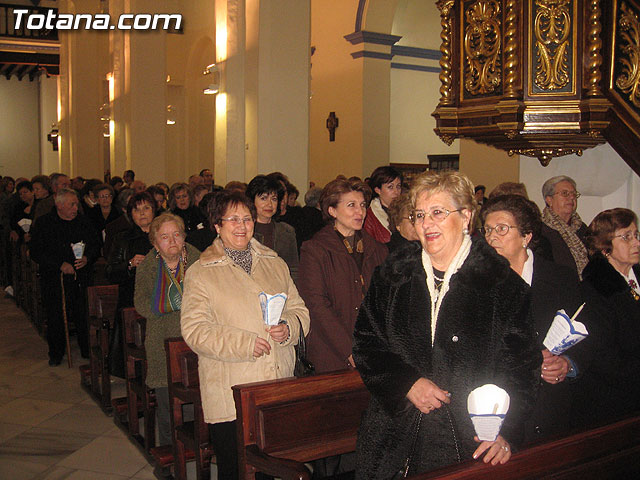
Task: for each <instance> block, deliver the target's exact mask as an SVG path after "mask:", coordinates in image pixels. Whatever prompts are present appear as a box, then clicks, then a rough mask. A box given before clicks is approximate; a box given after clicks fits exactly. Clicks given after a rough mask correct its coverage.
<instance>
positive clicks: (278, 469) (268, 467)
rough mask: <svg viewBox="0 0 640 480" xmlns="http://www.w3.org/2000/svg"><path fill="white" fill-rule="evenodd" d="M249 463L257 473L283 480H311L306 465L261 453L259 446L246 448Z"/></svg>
mask: <svg viewBox="0 0 640 480" xmlns="http://www.w3.org/2000/svg"><path fill="white" fill-rule="evenodd" d="M245 454H246V458H247V463H248V464H249V465H252V466H254V467H255V468H256V470H257V471H259V472H262V473H266V474H267V475H272V476H275V477H280V478H282V479H283V480H310V479H311V474H310V473H309V470H308V469H307V467H305V466H304V463H300V462H296V461H294V460H287V459H285V458H278V457H272V456H271V455H268V454H266V453H264V452H261V451H260V449H259V448H258V446H257V445H247V446H246V448H245Z"/></svg>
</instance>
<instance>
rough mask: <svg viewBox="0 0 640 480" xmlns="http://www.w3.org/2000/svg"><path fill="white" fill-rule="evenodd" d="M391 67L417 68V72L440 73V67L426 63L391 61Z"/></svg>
mask: <svg viewBox="0 0 640 480" xmlns="http://www.w3.org/2000/svg"><path fill="white" fill-rule="evenodd" d="M391 68H395V69H398V70H415V71H417V72H429V73H440V67H429V66H426V65H411V64H408V63H395V62H391Z"/></svg>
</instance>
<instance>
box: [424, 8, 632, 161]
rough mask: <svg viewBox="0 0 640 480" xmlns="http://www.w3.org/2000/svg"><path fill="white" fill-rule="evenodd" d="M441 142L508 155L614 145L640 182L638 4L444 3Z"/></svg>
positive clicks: (550, 154) (545, 157) (543, 156)
mask: <svg viewBox="0 0 640 480" xmlns="http://www.w3.org/2000/svg"><path fill="white" fill-rule="evenodd" d="M437 5H438V8H439V9H440V12H441V28H442V31H441V35H440V36H441V38H442V44H441V47H440V51H441V54H442V57H441V59H440V67H441V72H440V80H441V87H440V102H439V104H438V106H437V108H436V110H435V111H434V112H433V116H434V117H435V118H436V125H437V127H436V129H435V131H436V133H437V134H438V135H439V136H440V138H441V139H442V140H443V141H444V142H445V143H447V144H451V142H452V141H453V140H454V139H455V138H459V137H465V138H471V139H473V140H476V141H478V142H481V143H486V144H489V145H492V146H494V147H497V148H500V149H502V150H506V151H507V152H509V154H510V155H512V154H520V155H526V156H531V157H537V158H538V159H539V160H540V162H541V163H542V164H543V165H547V164H548V163H549V161H550V160H551V159H552V158H554V157H559V156H562V155H567V154H572V153H576V154H578V155H581V154H582V151H583V150H584V149H587V148H590V147H594V146H596V145H598V144H601V143H604V142H607V141H608V142H609V143H610V144H611V145H612V146H613V148H614V149H615V150H616V151H617V152H618V153H619V154H620V155H621V156H622V157H623V158H624V159H625V160H626V161H627V163H629V165H630V166H631V167H632V168H633V169H634V170H635V171H636V172H637V173H640V140H639V138H640V20H639V18H640V7H639V4H638V3H637V2H636V1H631V0H622V1H620V0H610V1H604V0H603V1H599V0H584V1H578V0H525V1H515V0H439V1H438V2H437Z"/></svg>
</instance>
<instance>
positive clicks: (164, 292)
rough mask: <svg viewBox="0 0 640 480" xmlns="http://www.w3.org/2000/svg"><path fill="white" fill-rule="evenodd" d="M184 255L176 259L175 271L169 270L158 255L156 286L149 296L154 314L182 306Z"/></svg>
mask: <svg viewBox="0 0 640 480" xmlns="http://www.w3.org/2000/svg"><path fill="white" fill-rule="evenodd" d="M183 258H185V259H186V256H184V255H183V256H182V257H180V260H178V269H177V270H176V273H175V275H174V273H173V272H172V271H171V269H170V268H169V267H168V266H167V264H166V263H165V261H164V259H163V258H162V257H160V256H159V255H158V268H157V272H158V274H157V275H156V287H155V289H154V290H153V297H152V298H151V309H152V310H153V312H154V313H155V314H156V315H163V314H165V313H171V312H177V311H179V310H180V307H182V282H183V280H184V272H185V269H186V263H187V262H186V261H183Z"/></svg>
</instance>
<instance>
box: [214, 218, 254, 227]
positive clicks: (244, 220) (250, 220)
mask: <svg viewBox="0 0 640 480" xmlns="http://www.w3.org/2000/svg"><path fill="white" fill-rule="evenodd" d="M220 220H224V221H226V222H231V223H234V224H236V225H242V224H243V223H253V218H251V217H244V218H240V217H229V218H221V219H220Z"/></svg>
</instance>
